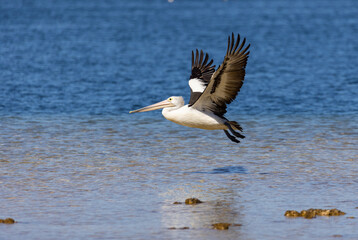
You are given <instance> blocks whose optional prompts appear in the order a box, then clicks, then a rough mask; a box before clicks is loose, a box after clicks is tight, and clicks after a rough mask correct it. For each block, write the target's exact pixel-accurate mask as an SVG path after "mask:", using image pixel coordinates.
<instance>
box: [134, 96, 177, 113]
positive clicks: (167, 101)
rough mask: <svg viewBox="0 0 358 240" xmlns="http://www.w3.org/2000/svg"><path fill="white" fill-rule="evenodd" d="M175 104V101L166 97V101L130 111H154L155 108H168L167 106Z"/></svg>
mask: <svg viewBox="0 0 358 240" xmlns="http://www.w3.org/2000/svg"><path fill="white" fill-rule="evenodd" d="M174 106H175V105H174V104H173V103H171V102H170V101H169V100H168V99H165V100H164V101H161V102H158V103H155V104H152V105H149V106H146V107H144V108H140V109H137V110H133V111H130V112H129V113H136V112H148V111H153V110H157V109H161V108H166V107H174Z"/></svg>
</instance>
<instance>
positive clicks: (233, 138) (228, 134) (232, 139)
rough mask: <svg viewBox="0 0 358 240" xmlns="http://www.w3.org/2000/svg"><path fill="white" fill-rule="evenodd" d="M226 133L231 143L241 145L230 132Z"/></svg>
mask: <svg viewBox="0 0 358 240" xmlns="http://www.w3.org/2000/svg"><path fill="white" fill-rule="evenodd" d="M224 132H225V134H226V136H227V137H228V138H229V139H230V140H231V141H233V142H236V143H239V142H240V141H239V140H237V139H236V138H235V137H234V136H231V135H230V133H229V132H228V131H226V130H224Z"/></svg>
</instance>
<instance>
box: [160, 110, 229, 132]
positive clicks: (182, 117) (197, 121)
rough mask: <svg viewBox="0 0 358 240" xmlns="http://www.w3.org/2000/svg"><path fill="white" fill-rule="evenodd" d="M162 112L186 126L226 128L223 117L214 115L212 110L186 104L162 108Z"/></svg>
mask: <svg viewBox="0 0 358 240" xmlns="http://www.w3.org/2000/svg"><path fill="white" fill-rule="evenodd" d="M162 114H163V116H164V117H165V118H166V119H168V120H169V121H172V122H174V123H177V124H180V125H183V126H186V127H192V128H201V129H206V130H223V129H227V126H225V125H224V122H225V119H222V118H220V117H219V116H216V115H215V114H213V113H212V112H202V111H199V110H197V109H195V108H192V107H189V106H188V105H185V106H182V107H179V108H176V107H168V108H164V109H163V111H162Z"/></svg>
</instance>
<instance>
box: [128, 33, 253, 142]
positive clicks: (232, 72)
mask: <svg viewBox="0 0 358 240" xmlns="http://www.w3.org/2000/svg"><path fill="white" fill-rule="evenodd" d="M245 42H246V39H245V38H244V39H243V41H242V42H241V44H240V35H239V34H238V35H237V40H236V42H235V36H234V33H232V36H231V38H230V36H229V37H228V46H227V51H226V55H225V57H224V61H223V62H222V64H221V65H220V66H219V67H218V68H217V69H216V71H215V65H214V66H212V63H213V60H212V59H211V61H208V60H209V55H208V54H207V53H205V54H204V52H203V50H200V53H199V51H198V49H196V53H195V56H194V51H192V57H191V75H190V78H189V86H190V89H191V95H190V100H189V104H187V105H184V99H183V97H181V96H173V97H170V98H168V99H166V100H164V101H161V102H158V103H155V104H153V105H150V106H147V107H143V108H140V109H137V110H133V111H130V112H129V113H136V112H147V111H152V110H156V109H163V110H162V114H163V116H164V117H165V118H166V119H168V120H170V121H172V122H174V123H177V124H180V125H183V126H187V127H192V128H201V129H206V130H224V132H225V134H226V136H227V137H228V138H229V139H230V140H231V141H233V142H235V143H239V142H240V140H239V139H243V138H245V136H244V135H242V134H241V133H240V132H242V131H243V129H242V127H241V126H240V124H238V123H237V122H235V121H229V120H228V119H227V118H225V116H224V115H225V113H226V107H227V105H228V104H230V103H231V102H232V101H233V100H234V99H235V98H236V96H237V94H238V92H239V91H240V88H241V86H242V84H243V82H244V78H245V67H246V63H247V59H248V57H249V53H250V51H247V50H248V49H249V47H250V44H248V45H247V46H246V47H244V46H245ZM238 131H239V132H238ZM230 133H231V134H230ZM238 138H239V139H238Z"/></svg>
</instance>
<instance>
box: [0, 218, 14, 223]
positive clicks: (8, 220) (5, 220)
mask: <svg viewBox="0 0 358 240" xmlns="http://www.w3.org/2000/svg"><path fill="white" fill-rule="evenodd" d="M0 223H4V224H14V223H15V220H14V219H12V218H6V219H0Z"/></svg>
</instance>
